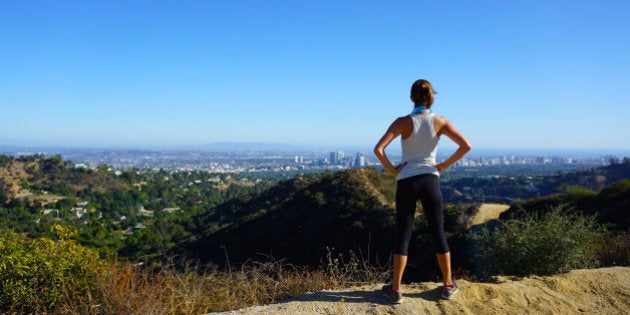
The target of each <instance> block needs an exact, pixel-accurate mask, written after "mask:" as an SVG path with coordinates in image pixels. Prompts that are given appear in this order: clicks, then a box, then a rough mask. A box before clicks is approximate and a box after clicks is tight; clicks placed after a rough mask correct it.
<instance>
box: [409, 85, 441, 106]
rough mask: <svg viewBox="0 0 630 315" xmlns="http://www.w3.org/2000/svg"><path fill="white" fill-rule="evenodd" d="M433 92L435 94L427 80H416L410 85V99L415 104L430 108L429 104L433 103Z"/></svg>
mask: <svg viewBox="0 0 630 315" xmlns="http://www.w3.org/2000/svg"><path fill="white" fill-rule="evenodd" d="M433 94H437V92H435V90H433V86H431V83H430V82H429V81H427V80H424V79H420V80H417V81H416V82H414V83H413V85H412V86H411V101H413V102H414V104H416V105H424V106H426V107H427V108H431V105H433Z"/></svg>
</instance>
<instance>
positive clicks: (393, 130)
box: [374, 117, 407, 174]
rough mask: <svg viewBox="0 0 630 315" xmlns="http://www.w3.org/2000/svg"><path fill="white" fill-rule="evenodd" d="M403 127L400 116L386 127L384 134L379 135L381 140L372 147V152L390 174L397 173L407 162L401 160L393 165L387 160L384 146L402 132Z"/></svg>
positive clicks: (403, 123) (402, 118)
mask: <svg viewBox="0 0 630 315" xmlns="http://www.w3.org/2000/svg"><path fill="white" fill-rule="evenodd" d="M404 129H405V118H404V117H401V118H398V119H396V120H395V121H394V122H393V123H392V124H391V125H390V126H389V128H388V129H387V131H386V132H385V134H384V135H383V136H382V137H381V140H379V141H378V143H377V144H376V146H375V147H374V154H375V155H376V157H377V158H378V159H379V161H381V164H383V166H384V167H385V169H386V170H387V171H389V172H390V173H392V174H398V172H400V170H401V169H402V168H403V167H404V166H405V165H406V164H407V162H403V163H402V164H399V165H397V166H394V165H393V164H392V162H391V161H390V160H389V158H388V157H387V155H386V154H385V148H386V147H387V146H388V145H389V144H390V143H391V142H392V140H394V139H396V137H398V136H400V135H401V134H403V132H404V131H406V130H404Z"/></svg>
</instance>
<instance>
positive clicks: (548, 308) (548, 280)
mask: <svg viewBox="0 0 630 315" xmlns="http://www.w3.org/2000/svg"><path fill="white" fill-rule="evenodd" d="M458 284H459V286H460V288H461V289H460V292H459V293H458V294H457V295H456V296H455V297H454V298H453V299H452V300H441V299H440V298H439V296H440V284H439V283H417V284H411V285H405V286H404V287H403V297H404V302H403V303H402V304H398V305H392V304H390V303H388V300H387V299H386V298H385V297H383V296H382V295H381V294H380V292H379V290H380V287H381V285H371V286H365V287H358V288H354V289H350V290H344V291H322V292H317V293H308V294H302V295H299V296H297V297H295V298H292V299H290V300H287V301H282V302H278V303H274V304H271V305H264V306H255V307H251V308H247V309H243V310H238V311H232V312H225V313H218V314H287V315H288V314H291V315H292V314H374V315H378V314H630V268H627V267H613V268H603V269H593V270H574V271H571V272H569V273H567V274H562V275H556V276H551V277H529V278H523V279H513V278H508V277H501V278H499V279H498V281H497V283H474V282H468V281H464V280H460V281H458Z"/></svg>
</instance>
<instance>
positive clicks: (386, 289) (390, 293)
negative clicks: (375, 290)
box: [381, 284, 403, 304]
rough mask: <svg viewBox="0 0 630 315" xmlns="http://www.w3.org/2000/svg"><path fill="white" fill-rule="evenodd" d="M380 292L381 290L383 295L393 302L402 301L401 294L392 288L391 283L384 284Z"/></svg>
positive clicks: (398, 302)
mask: <svg viewBox="0 0 630 315" xmlns="http://www.w3.org/2000/svg"><path fill="white" fill-rule="evenodd" d="M381 292H383V295H385V296H386V297H387V298H388V299H389V300H390V301H392V303H394V304H400V303H402V301H403V299H402V294H401V293H400V292H396V291H394V290H392V285H391V284H388V285H384V286H383V288H382V289H381Z"/></svg>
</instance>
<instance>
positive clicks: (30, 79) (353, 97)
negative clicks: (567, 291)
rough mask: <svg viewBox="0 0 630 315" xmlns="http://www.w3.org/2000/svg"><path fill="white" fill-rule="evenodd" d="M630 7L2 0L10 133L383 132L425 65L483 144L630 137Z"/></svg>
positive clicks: (236, 137)
mask: <svg viewBox="0 0 630 315" xmlns="http://www.w3.org/2000/svg"><path fill="white" fill-rule="evenodd" d="M629 11H630V3H629V2H627V1H606V2H593V1H572V2H565V1H553V2H549V1H528V2H508V3H505V2H501V1H478V2H474V3H435V2H427V1H393V2H387V3H383V2H380V1H361V2H355V1H347V2H345V1H344V2H334V1H318V2H312V3H302V2H293V1H265V2H259V1H230V2H215V1H211V2H198V1H177V2H175V1H163V2H149V1H134V2H127V1H94V2H47V1H29V2H24V1H5V2H3V3H2V4H0V38H2V44H1V45H2V49H0V60H2V62H1V63H0V86H1V87H0V105H1V108H2V111H3V113H2V114H1V115H0V145H5V146H6V145H10V146H31V147H38V146H39V147H41V146H70V147H152V146H155V147H186V146H203V145H208V144H211V143H216V142H223V141H225V142H238V143H243V142H253V143H281V144H290V145H303V146H306V147H312V146H317V147H324V148H338V147H344V146H355V147H362V148H371V147H373V146H374V144H375V143H376V142H377V141H378V139H379V138H380V136H381V135H382V133H383V132H384V131H385V130H386V129H387V127H388V125H389V124H390V123H391V122H392V121H393V120H394V119H395V118H396V117H398V116H402V115H405V114H406V113H408V112H410V110H411V107H412V104H411V102H410V101H409V87H410V85H411V83H412V82H413V81H414V80H415V79H418V78H426V79H428V80H430V81H431V82H432V83H433V84H434V86H435V88H436V90H437V91H438V93H439V94H438V95H437V96H436V103H435V106H434V112H435V113H437V114H440V115H444V116H446V117H447V118H448V119H449V120H450V121H452V122H453V123H454V124H455V126H456V127H457V128H458V129H459V130H460V131H461V132H462V133H463V134H465V135H466V136H467V137H468V138H469V140H470V142H471V143H472V145H473V148H474V150H476V149H477V148H486V149H493V148H494V149H497V148H504V149H525V150H535V149H541V150H552V149H557V150H565V149H574V150H575V149H577V150H602V151H605V150H611V149H615V150H630V137H627V136H624V135H628V134H630V124H628V123H626V119H627V118H626V117H630V108H629V107H628V106H627V104H628V103H629V102H630V90H628V89H627V86H629V85H630V76H629V75H628V74H629V73H630V63H628V61H627V56H628V55H630V47H629V46H628V45H629V44H628V43H630V33H628V32H627V31H626V30H627V29H630V20H628V19H627V17H626V15H627V14H626V13H627V12H629ZM441 142H442V144H441V145H442V149H441V151H442V152H445V151H448V150H450V148H451V147H452V144H450V143H449V141H448V139H443V140H442V141H441ZM392 146H393V147H397V146H398V144H392Z"/></svg>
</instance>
